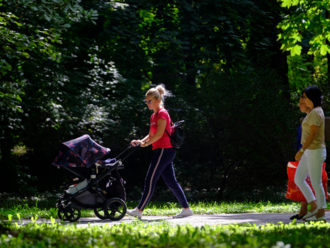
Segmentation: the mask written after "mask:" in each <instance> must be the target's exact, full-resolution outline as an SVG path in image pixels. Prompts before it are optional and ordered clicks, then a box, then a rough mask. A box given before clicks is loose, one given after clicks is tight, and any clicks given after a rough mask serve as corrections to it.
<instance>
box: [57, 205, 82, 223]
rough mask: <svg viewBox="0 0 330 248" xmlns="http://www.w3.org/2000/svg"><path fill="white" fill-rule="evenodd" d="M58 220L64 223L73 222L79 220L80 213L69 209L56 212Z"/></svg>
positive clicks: (73, 208) (78, 210)
mask: <svg viewBox="0 0 330 248" xmlns="http://www.w3.org/2000/svg"><path fill="white" fill-rule="evenodd" d="M57 215H58V218H59V219H61V220H64V221H70V222H75V221H77V220H79V218H80V216H81V212H80V209H79V208H75V207H71V208H70V209H69V210H67V211H66V210H64V211H63V210H60V209H59V210H58V211H57Z"/></svg>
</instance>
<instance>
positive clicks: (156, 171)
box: [138, 148, 189, 210]
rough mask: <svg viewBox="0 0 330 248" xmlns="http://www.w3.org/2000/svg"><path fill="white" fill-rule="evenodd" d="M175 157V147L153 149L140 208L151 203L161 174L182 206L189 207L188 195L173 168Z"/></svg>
mask: <svg viewBox="0 0 330 248" xmlns="http://www.w3.org/2000/svg"><path fill="white" fill-rule="evenodd" d="M174 157H175V149H174V148H160V149H155V150H153V151H152V161H151V164H150V166H149V170H148V173H147V176H146V179H145V185H144V191H143V195H142V198H141V201H140V204H139V206H138V209H140V210H143V209H144V208H145V207H146V206H147V204H148V203H149V201H150V199H151V197H152V195H153V193H154V190H155V186H156V182H157V180H158V178H159V177H160V175H161V176H162V177H163V179H164V181H165V183H166V185H167V186H168V187H169V188H170V189H171V190H172V192H173V193H174V195H175V197H176V198H177V199H178V201H179V202H180V204H181V206H182V207H183V208H188V207H189V205H188V202H187V199H186V196H185V195H184V192H183V190H182V188H181V186H180V184H179V183H178V181H177V180H176V178H175V173H174V168H173V159H174Z"/></svg>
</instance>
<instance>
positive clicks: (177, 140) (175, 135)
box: [165, 120, 184, 149]
mask: <svg viewBox="0 0 330 248" xmlns="http://www.w3.org/2000/svg"><path fill="white" fill-rule="evenodd" d="M183 127H184V120H182V121H177V122H175V123H174V124H173V123H172V132H171V135H170V134H169V133H168V132H167V130H166V129H165V131H166V133H167V135H168V137H170V139H171V144H172V146H173V147H174V148H176V149H180V147H181V146H182V143H183V139H184V130H183Z"/></svg>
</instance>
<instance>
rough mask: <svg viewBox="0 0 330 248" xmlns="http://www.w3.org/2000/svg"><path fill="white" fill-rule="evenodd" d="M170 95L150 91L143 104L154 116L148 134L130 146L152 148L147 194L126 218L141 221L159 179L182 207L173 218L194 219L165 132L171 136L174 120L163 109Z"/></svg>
mask: <svg viewBox="0 0 330 248" xmlns="http://www.w3.org/2000/svg"><path fill="white" fill-rule="evenodd" d="M170 95H171V93H170V92H168V91H167V90H165V88H164V86H163V85H158V86H157V87H156V88H151V89H150V90H148V92H147V93H146V95H145V100H144V102H145V103H146V104H147V106H148V108H149V109H150V110H153V112H154V113H153V114H152V115H151V117H150V130H149V134H148V135H147V136H146V137H144V138H143V139H141V140H132V141H131V144H132V145H133V146H136V145H138V144H140V146H141V147H147V146H149V145H152V160H151V163H150V166H149V170H148V173H147V176H146V178H145V185H144V191H143V194H142V198H141V200H140V203H139V205H138V206H137V207H136V208H135V209H133V210H127V214H129V215H131V216H135V217H138V218H140V219H141V218H142V213H143V210H144V208H145V207H146V205H147V204H148V203H149V201H150V199H151V197H152V195H153V192H154V189H155V186H156V182H157V180H158V178H159V177H160V176H162V177H163V179H164V181H165V183H166V185H167V186H168V187H169V188H170V189H171V190H172V192H173V193H174V195H175V197H176V198H177V199H178V201H179V202H180V204H181V206H182V208H183V209H182V211H181V213H179V214H177V215H174V216H173V218H182V217H188V216H191V215H193V211H192V210H191V209H190V208H189V205H188V202H187V199H186V196H185V194H184V192H183V190H182V188H181V186H180V184H179V183H178V182H177V180H176V177H175V172H174V168H173V159H174V157H175V153H176V152H175V149H174V147H173V146H172V144H171V140H170V137H169V136H168V134H167V133H166V132H165V130H166V131H167V132H168V133H171V118H170V116H169V114H168V112H167V111H166V109H165V108H164V97H166V96H170Z"/></svg>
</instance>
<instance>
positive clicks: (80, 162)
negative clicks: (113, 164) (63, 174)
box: [52, 134, 110, 168]
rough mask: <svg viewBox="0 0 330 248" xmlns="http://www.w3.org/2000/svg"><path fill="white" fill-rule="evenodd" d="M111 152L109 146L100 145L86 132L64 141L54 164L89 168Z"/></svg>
mask: <svg viewBox="0 0 330 248" xmlns="http://www.w3.org/2000/svg"><path fill="white" fill-rule="evenodd" d="M109 152H110V149H109V148H105V147H103V146H100V145H99V144H97V143H96V142H95V141H94V140H92V139H91V137H90V136H89V135H87V134H85V135H83V136H81V137H79V138H76V139H73V140H70V141H67V142H64V143H62V144H61V148H60V151H59V153H58V155H57V157H56V158H55V160H54V162H53V163H52V165H55V166H64V167H86V168H89V167H90V166H92V165H93V164H94V163H95V162H96V161H98V160H100V159H101V158H102V157H103V156H104V155H105V154H108V153H109Z"/></svg>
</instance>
